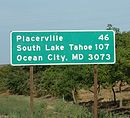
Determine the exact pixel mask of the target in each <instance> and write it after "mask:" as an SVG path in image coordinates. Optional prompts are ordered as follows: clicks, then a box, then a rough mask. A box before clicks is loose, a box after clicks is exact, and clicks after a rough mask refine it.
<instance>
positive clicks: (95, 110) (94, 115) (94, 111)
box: [93, 64, 98, 118]
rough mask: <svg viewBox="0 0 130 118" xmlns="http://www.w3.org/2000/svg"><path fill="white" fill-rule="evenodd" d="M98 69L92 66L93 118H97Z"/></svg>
mask: <svg viewBox="0 0 130 118" xmlns="http://www.w3.org/2000/svg"><path fill="white" fill-rule="evenodd" d="M97 86H98V68H97V65H96V64H95V65H94V105H93V118H98V95H97V94H98V91H97Z"/></svg>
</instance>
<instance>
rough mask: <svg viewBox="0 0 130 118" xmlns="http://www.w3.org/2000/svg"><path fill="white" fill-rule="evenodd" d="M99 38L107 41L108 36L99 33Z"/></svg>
mask: <svg viewBox="0 0 130 118" xmlns="http://www.w3.org/2000/svg"><path fill="white" fill-rule="evenodd" d="M98 39H99V40H106V41H108V40H109V37H108V34H106V35H105V36H104V35H103V34H101V35H100V36H99V37H98Z"/></svg>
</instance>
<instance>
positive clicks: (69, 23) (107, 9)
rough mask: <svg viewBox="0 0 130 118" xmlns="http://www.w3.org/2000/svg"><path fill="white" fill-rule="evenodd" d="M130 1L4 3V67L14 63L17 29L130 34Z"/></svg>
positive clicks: (0, 20)
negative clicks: (111, 29)
mask: <svg viewBox="0 0 130 118" xmlns="http://www.w3.org/2000/svg"><path fill="white" fill-rule="evenodd" d="M129 12H130V0H0V64H10V46H9V45H10V36H9V35H10V32H11V31H14V30H71V29H73V30H105V29H106V27H107V24H112V25H113V26H114V27H117V28H120V30H121V31H130V13H129Z"/></svg>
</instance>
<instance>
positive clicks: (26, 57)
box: [10, 30, 116, 66]
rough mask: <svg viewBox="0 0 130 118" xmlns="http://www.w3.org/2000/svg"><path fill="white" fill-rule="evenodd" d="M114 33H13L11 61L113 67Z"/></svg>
mask: <svg viewBox="0 0 130 118" xmlns="http://www.w3.org/2000/svg"><path fill="white" fill-rule="evenodd" d="M115 59H116V57H115V33H114V32H113V31H112V30H59V31H58V30H54V31H50V30H47V31H12V32H11V33H10V60H11V64H12V65H14V66H19V65H66V64H68V65H69V64H114V63H115Z"/></svg>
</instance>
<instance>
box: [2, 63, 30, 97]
mask: <svg viewBox="0 0 130 118" xmlns="http://www.w3.org/2000/svg"><path fill="white" fill-rule="evenodd" d="M1 71H4V72H2V73H1V74H0V79H1V80H4V87H5V88H6V90H9V91H10V92H11V93H13V94H21V95H22V94H24V95H27V94H28V92H29V88H28V72H26V71H25V70H24V69H23V67H11V66H5V67H3V68H1Z"/></svg>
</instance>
